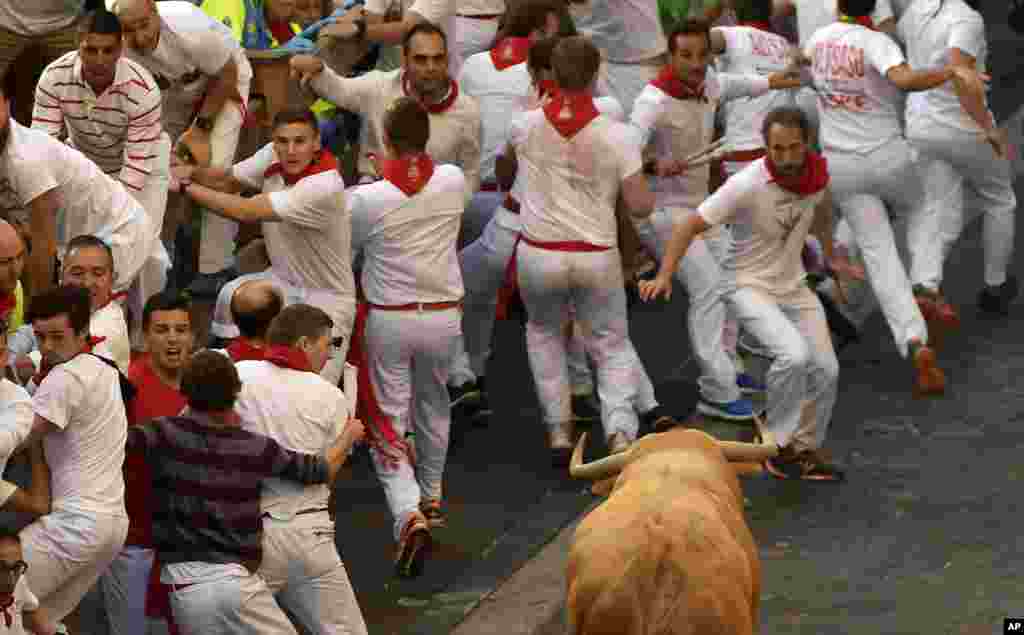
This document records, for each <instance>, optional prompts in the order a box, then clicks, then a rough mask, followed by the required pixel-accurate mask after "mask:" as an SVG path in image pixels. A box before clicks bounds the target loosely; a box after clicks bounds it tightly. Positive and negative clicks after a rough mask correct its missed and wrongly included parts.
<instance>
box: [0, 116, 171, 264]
mask: <svg viewBox="0 0 1024 635" xmlns="http://www.w3.org/2000/svg"><path fill="white" fill-rule="evenodd" d="M8 126H9V128H10V138H9V139H8V141H7V148H6V149H4V151H3V154H2V156H0V197H3V196H4V194H5V193H6V194H7V195H8V196H9V197H13V200H9V201H6V202H5V203H6V204H3V203H0V206H3V207H7V206H9V205H13V206H14V207H22V208H25V209H28V208H29V205H30V203H31V202H32V201H34V200H35V199H36V198H38V197H39V196H41V195H42V194H45V193H46V192H49V191H50V190H56V191H57V194H58V196H59V197H60V200H61V203H62V204H61V206H60V208H59V210H58V212H57V246H58V249H59V250H61V251H63V247H64V245H65V244H66V242H67V241H68V240H71V239H72V238H74V237H75V236H80V235H82V234H92V235H94V236H96V237H98V238H101V239H103V240H105V241H107V243H108V244H110V242H111V237H112V236H114V235H115V234H120V233H122V232H125V233H128V232H129V231H134V228H133V227H130V226H132V225H135V224H139V223H146V224H147V225H148V223H149V220H148V218H147V217H146V214H145V211H144V210H143V209H142V208H141V207H140V206H139V204H138V203H137V202H136V201H135V199H134V198H132V196H131V195H130V194H129V193H128V191H127V190H125V189H124V187H123V186H122V185H121V184H120V183H119V182H117V181H115V180H114V179H112V178H110V177H109V176H107V175H106V174H104V173H103V171H102V170H100V168H99V167H98V166H97V165H96V164H95V163H93V162H92V161H90V160H89V159H88V158H86V156H85V155H83V154H82V153H81V152H79V151H78V150H75V149H74V148H72V147H70V146H68V145H65V144H63V143H61V142H60V141H57V140H56V139H54V138H52V137H51V136H50V135H48V134H46V133H45V132H43V131H41V130H32V129H30V128H25V127H23V126H22V125H20V124H19V123H17V122H16V121H14V120H13V119H11V121H10V123H9V124H8ZM4 180H6V181H7V187H6V188H5V187H4V186H3V181H4ZM156 231H159V230H156ZM132 235H133V236H134V234H132Z"/></svg>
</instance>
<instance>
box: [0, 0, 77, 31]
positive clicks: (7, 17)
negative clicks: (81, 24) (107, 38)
mask: <svg viewBox="0 0 1024 635" xmlns="http://www.w3.org/2000/svg"><path fill="white" fill-rule="evenodd" d="M84 6H85V0H3V1H2V2H0V28H4V29H7V30H8V31H13V32H15V33H17V34H18V35H25V36H29V37H31V36H39V35H48V34H50V33H56V32H57V31H60V30H61V29H66V28H68V27H70V26H71V24H72V23H73V22H74V21H75V18H77V17H78V16H79V14H81V12H82V8H83V7H84Z"/></svg>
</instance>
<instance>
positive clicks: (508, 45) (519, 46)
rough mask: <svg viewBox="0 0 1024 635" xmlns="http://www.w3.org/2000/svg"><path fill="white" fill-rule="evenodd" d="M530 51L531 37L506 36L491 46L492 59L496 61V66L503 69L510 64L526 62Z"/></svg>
mask: <svg viewBox="0 0 1024 635" xmlns="http://www.w3.org/2000/svg"><path fill="white" fill-rule="evenodd" d="M529 53H530V38H528V37H504V38H501V39H500V40H498V41H497V42H495V43H494V47H493V48H491V61H492V62H494V68H496V69H498V70H499V71H503V70H505V69H506V68H508V67H509V66H515V65H516V64H522V63H523V62H525V61H526V56H527V55H528V54H529Z"/></svg>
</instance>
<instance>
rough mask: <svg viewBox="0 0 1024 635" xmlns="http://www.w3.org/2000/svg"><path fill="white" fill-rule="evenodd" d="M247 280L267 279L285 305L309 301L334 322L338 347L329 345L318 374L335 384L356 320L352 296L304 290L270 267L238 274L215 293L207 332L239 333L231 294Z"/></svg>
mask: <svg viewBox="0 0 1024 635" xmlns="http://www.w3.org/2000/svg"><path fill="white" fill-rule="evenodd" d="M250 280H269V281H271V282H273V283H274V285H275V286H276V287H277V288H278V289H279V290H280V291H281V296H282V297H283V298H284V306H289V305H292V304H309V305H311V306H315V307H317V308H318V309H321V310H322V311H324V312H325V313H327V315H328V316H330V318H331V320H333V321H334V329H333V330H332V331H331V336H332V337H341V338H342V340H341V345H340V346H332V347H331V354H330V357H328V359H327V365H326V366H324V369H323V370H322V371H320V375H321V376H322V377H323V378H324V379H326V380H327V381H329V382H331V383H332V384H334V385H335V386H337V385H338V381H340V380H341V376H342V372H343V370H344V368H345V357H346V356H347V355H348V346H349V343H350V338H351V337H352V325H353V323H355V319H356V301H355V298H351V297H346V296H343V295H339V294H337V293H335V292H333V291H328V290H325V289H307V288H305V287H300V286H298V285H295V284H292V283H290V282H288V281H287V280H285V279H284V278H282V277H281V276H278V275H277V274H275V273H274V270H273V269H267V270H265V271H259V272H257V273H250V274H248V275H245V276H239V277H238V278H235V279H234V280H232V281H231V282H229V283H227V284H225V285H224V286H223V287H221V290H220V293H219V294H218V295H217V305H216V306H215V307H214V309H213V321H212V323H211V324H210V332H211V333H212V334H213V335H215V336H217V337H222V338H227V339H231V338H235V337H238V336H239V335H241V332H240V331H239V330H238V327H237V326H235V321H234V319H233V318H232V317H231V296H233V295H234V293H235V290H237V289H238V287H240V286H242V284H244V283H246V282H248V281H250Z"/></svg>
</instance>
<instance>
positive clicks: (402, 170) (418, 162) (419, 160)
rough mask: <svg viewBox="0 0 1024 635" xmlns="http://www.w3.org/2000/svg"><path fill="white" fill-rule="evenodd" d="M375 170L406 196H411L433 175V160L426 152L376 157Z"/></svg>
mask: <svg viewBox="0 0 1024 635" xmlns="http://www.w3.org/2000/svg"><path fill="white" fill-rule="evenodd" d="M377 172H378V173H379V174H380V176H381V178H383V179H387V180H388V181H390V182H391V184H392V185H394V186H395V187H397V188H398V189H400V190H402V191H403V192H405V195H406V196H412V195H413V194H415V193H417V192H419V191H420V190H422V189H423V188H424V186H426V184H427V182H428V181H430V177H432V176H434V160H433V159H431V158H430V156H429V155H427V154H426V153H421V154H416V155H413V156H408V157H402V158H400V159H378V160H377Z"/></svg>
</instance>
